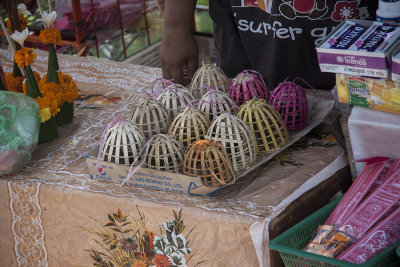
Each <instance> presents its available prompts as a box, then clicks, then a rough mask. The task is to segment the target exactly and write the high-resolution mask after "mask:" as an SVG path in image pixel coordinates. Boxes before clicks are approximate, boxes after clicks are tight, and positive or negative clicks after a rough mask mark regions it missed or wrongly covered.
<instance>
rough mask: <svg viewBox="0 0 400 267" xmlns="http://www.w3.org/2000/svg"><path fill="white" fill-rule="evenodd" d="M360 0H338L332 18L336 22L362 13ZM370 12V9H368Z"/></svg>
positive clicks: (353, 17)
mask: <svg viewBox="0 0 400 267" xmlns="http://www.w3.org/2000/svg"><path fill="white" fill-rule="evenodd" d="M358 4H359V1H349V2H348V1H338V2H336V4H335V8H334V11H333V12H332V15H331V18H332V20H334V21H336V22H341V21H344V20H347V19H355V18H357V17H358V16H359V15H360V10H359V7H358ZM367 12H368V10H367Z"/></svg>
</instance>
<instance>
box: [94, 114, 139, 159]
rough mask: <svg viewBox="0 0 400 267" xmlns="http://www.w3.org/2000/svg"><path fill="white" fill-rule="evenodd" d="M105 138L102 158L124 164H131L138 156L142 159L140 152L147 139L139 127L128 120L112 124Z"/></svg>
mask: <svg viewBox="0 0 400 267" xmlns="http://www.w3.org/2000/svg"><path fill="white" fill-rule="evenodd" d="M104 140H105V141H104V145H103V147H102V149H101V159H102V160H104V161H107V162H111V163H116V164H122V165H131V164H132V163H133V162H134V160H135V158H136V157H139V158H138V159H140V155H139V153H140V150H141V149H142V147H143V145H144V143H145V141H146V140H145V137H144V135H143V133H142V132H141V130H140V129H139V127H137V126H136V125H134V124H133V123H131V122H128V121H127V122H121V123H117V124H115V125H114V126H112V127H111V128H110V129H109V130H108V132H107V133H106V134H105V139H104ZM137 162H139V160H138V161H137Z"/></svg>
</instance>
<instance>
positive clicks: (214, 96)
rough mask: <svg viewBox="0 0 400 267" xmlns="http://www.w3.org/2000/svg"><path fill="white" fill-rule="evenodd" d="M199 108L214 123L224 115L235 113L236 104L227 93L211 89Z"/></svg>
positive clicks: (200, 102)
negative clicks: (218, 117) (215, 119)
mask: <svg viewBox="0 0 400 267" xmlns="http://www.w3.org/2000/svg"><path fill="white" fill-rule="evenodd" d="M197 108H198V109H200V110H201V111H203V112H204V113H205V114H206V115H208V118H209V119H210V120H211V121H212V120H213V119H214V118H215V117H217V116H219V115H221V114H223V113H231V114H233V113H235V111H236V104H235V102H234V101H233V100H232V98H231V97H230V96H229V95H228V94H227V93H225V92H222V91H219V90H215V89H214V88H213V87H209V88H208V91H207V93H205V94H204V95H203V97H202V98H201V99H200V101H199V104H198V105H197Z"/></svg>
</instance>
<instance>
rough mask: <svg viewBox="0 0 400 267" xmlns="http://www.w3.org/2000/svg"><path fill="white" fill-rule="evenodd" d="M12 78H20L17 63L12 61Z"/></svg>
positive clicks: (20, 74) (20, 73)
mask: <svg viewBox="0 0 400 267" xmlns="http://www.w3.org/2000/svg"><path fill="white" fill-rule="evenodd" d="M13 76H14V77H22V72H21V70H20V69H19V67H18V64H17V62H15V61H14V65H13Z"/></svg>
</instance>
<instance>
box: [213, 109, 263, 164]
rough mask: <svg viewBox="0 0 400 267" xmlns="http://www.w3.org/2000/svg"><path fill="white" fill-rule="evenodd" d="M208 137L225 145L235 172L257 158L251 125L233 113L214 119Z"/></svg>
mask: <svg viewBox="0 0 400 267" xmlns="http://www.w3.org/2000/svg"><path fill="white" fill-rule="evenodd" d="M206 139H208V140H212V141H219V142H221V144H222V145H223V146H224V147H225V150H226V153H227V154H228V156H229V158H230V159H231V162H232V167H233V170H234V171H235V172H240V171H242V170H244V169H246V168H247V167H248V166H250V164H251V163H253V162H254V161H255V160H256V147H255V144H254V139H253V136H252V135H251V131H250V128H249V126H248V125H247V124H246V123H245V122H244V121H242V120H241V119H240V118H238V117H236V116H235V115H232V114H227V113H225V114H222V115H220V116H218V117H216V118H215V119H214V121H213V122H212V123H211V126H210V128H209V129H208V132H207V136H206Z"/></svg>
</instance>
